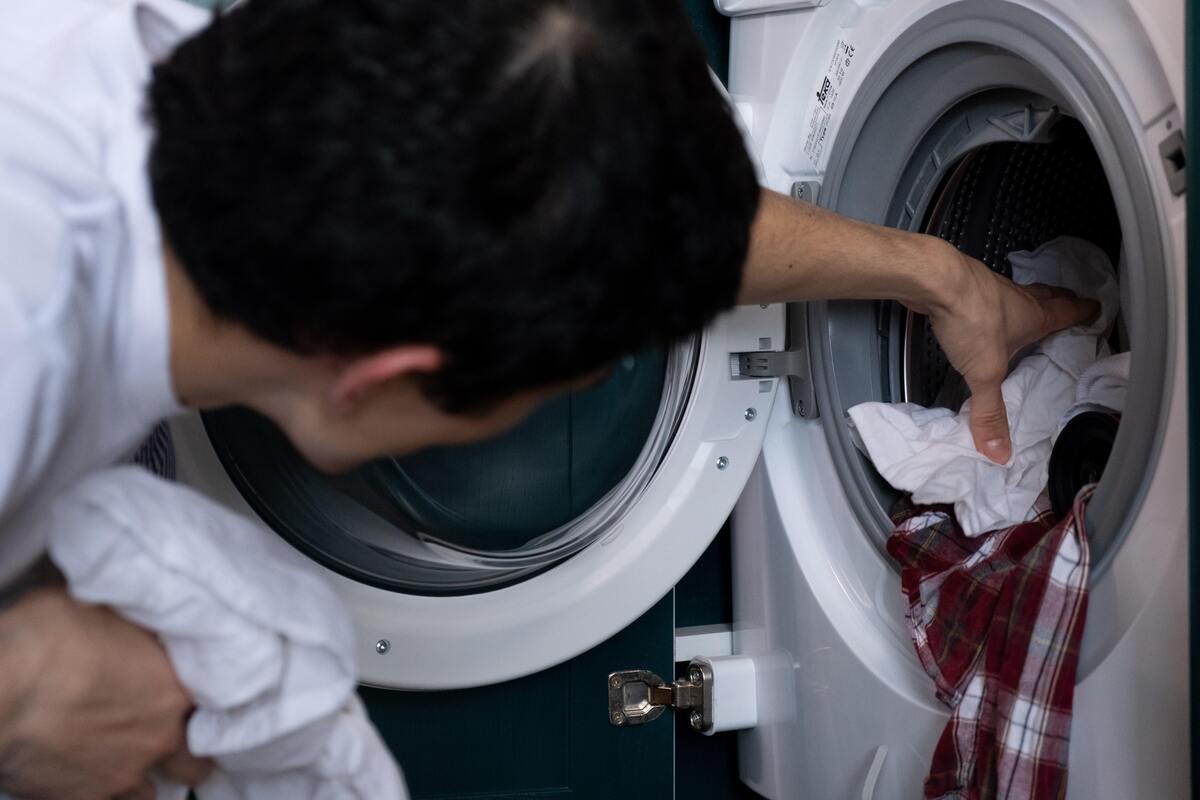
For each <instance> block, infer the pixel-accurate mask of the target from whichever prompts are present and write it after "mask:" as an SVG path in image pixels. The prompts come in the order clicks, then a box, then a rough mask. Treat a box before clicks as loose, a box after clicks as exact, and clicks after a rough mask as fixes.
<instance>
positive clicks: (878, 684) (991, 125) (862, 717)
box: [718, 0, 1191, 799]
mask: <svg viewBox="0 0 1200 800" xmlns="http://www.w3.org/2000/svg"><path fill="white" fill-rule="evenodd" d="M718 6H719V7H721V8H722V9H723V10H724V11H725V12H726V13H729V14H731V15H734V20H733V25H732V42H731V60H730V91H731V93H732V96H733V98H734V101H735V103H736V105H737V107H738V109H739V111H740V112H741V116H742V119H743V121H744V122H745V125H746V129H747V131H748V133H749V135H750V138H751V139H752V143H753V144H752V147H753V149H754V152H755V154H756V155H757V157H758V161H759V166H760V168H761V170H762V175H763V180H764V182H765V184H766V185H768V186H770V187H771V188H773V189H776V190H778V191H781V192H789V193H791V194H793V195H795V196H797V197H801V198H805V199H807V200H809V201H811V202H816V203H819V204H820V205H822V206H826V207H828V208H832V209H835V210H837V211H840V212H843V213H846V214H849V215H851V216H854V217H858V218H861V219H865V220H869V221H871V222H876V223H882V224H886V225H891V226H894V227H898V228H904V229H908V230H918V231H925V232H928V233H932V234H935V235H939V236H942V237H943V238H946V239H949V240H951V241H953V242H954V243H955V244H957V245H958V246H959V247H960V248H961V249H963V250H965V251H967V252H969V253H971V254H972V255H973V256H975V257H977V258H979V259H981V260H982V261H983V262H984V263H985V264H987V265H989V266H990V267H992V268H993V269H996V270H1001V271H1004V270H1006V269H1007V268H1008V265H1007V263H1006V258H1005V256H1006V254H1007V253H1008V252H1011V251H1013V250H1019V249H1025V248H1027V247H1030V246H1035V245H1037V244H1040V243H1041V242H1043V241H1046V240H1048V239H1049V238H1052V237H1054V236H1058V235H1063V234H1070V235H1076V236H1082V237H1085V238H1088V239H1090V240H1091V241H1093V242H1095V243H1097V244H1098V245H1100V246H1101V247H1102V248H1103V249H1104V250H1105V251H1106V252H1107V253H1108V254H1109V256H1110V258H1111V259H1112V261H1113V263H1114V264H1116V265H1117V267H1118V272H1119V280H1120V283H1121V289H1122V298H1121V299H1122V309H1123V312H1122V324H1121V325H1120V326H1119V329H1118V331H1117V333H1116V334H1115V335H1114V342H1113V343H1114V345H1115V346H1116V347H1117V348H1118V349H1120V350H1124V349H1128V350H1130V351H1131V352H1132V372H1131V376H1130V384H1129V385H1130V390H1129V398H1128V400H1129V406H1128V408H1127V409H1126V413H1125V416H1124V418H1123V421H1122V424H1121V429H1120V432H1119V435H1118V438H1117V441H1116V444H1115V447H1114V450H1113V454H1112V457H1111V459H1110V461H1109V462H1108V466H1107V468H1106V470H1105V471H1104V474H1103V477H1102V479H1101V481H1100V484H1099V488H1098V490H1097V493H1096V496H1095V500H1094V502H1093V503H1092V504H1091V506H1090V508H1089V510H1088V527H1089V538H1090V543H1091V554H1092V555H1091V558H1092V561H1091V580H1090V587H1089V608H1088V615H1087V623H1086V628H1085V633H1084V638H1083V644H1082V652H1081V656H1080V665H1079V672H1078V686H1077V689H1076V694H1075V706H1074V708H1075V713H1074V723H1073V727H1072V738H1071V748H1070V783H1069V796H1070V797H1072V798H1089V799H1090V798H1133V797H1156V798H1159V797H1161V798H1182V797H1186V796H1189V795H1190V791H1191V789H1190V777H1189V767H1188V764H1189V752H1190V751H1189V745H1188V742H1189V729H1188V650H1187V641H1188V625H1187V616H1188V594H1187V571H1186V564H1187V512H1188V500H1187V498H1188V489H1187V484H1186V475H1187V462H1186V446H1187V438H1188V431H1187V416H1186V415H1187V408H1186V399H1187V396H1186V383H1187V371H1186V360H1185V348H1184V342H1185V311H1186V308H1185V277H1186V257H1185V256H1186V251H1185V208H1184V206H1185V203H1184V199H1185V197H1184V195H1185V191H1186V185H1185V174H1184V172H1185V171H1184V159H1183V146H1184V131H1183V130H1182V128H1181V125H1182V122H1183V120H1184V107H1183V102H1184V94H1183V90H1184V71H1183V65H1184V61H1183V26H1184V4H1183V2H1181V0H1087V1H1086V2H1076V0H1054V2H1039V1H1038V0H1031V1H1026V0H1018V1H1016V2H1010V1H1009V0H986V2H977V1H975V0H966V1H965V2H945V0H828V2H819V1H818V2H811V3H795V2H777V1H775V2H772V0H718ZM788 329H789V333H788V341H789V349H790V350H791V351H793V352H792V353H791V354H790V356H789V357H788V358H787V359H777V361H779V362H780V363H783V362H784V361H786V364H787V367H786V369H784V370H783V372H786V373H789V374H790V376H789V377H788V378H787V380H786V381H785V382H784V384H783V386H782V388H781V393H780V397H779V399H778V400H777V402H776V404H775V406H774V409H773V411H772V413H771V416H770V419H769V420H768V421H767V434H766V439H765V442H764V447H763V454H762V458H761V460H760V461H759V463H758V465H757V466H756V468H755V470H754V473H753V475H752V476H751V479H750V481H749V483H748V485H747V488H746V491H745V493H744V495H743V496H742V498H741V501H740V502H739V504H738V506H737V510H736V512H735V515H734V571H735V574H734V591H735V609H734V611H735V625H734V631H733V636H734V650H735V651H736V652H737V653H739V654H742V655H744V656H748V657H751V658H752V659H753V660H754V661H755V663H756V664H757V665H758V667H759V678H760V679H759V682H758V704H759V706H760V715H759V716H760V720H759V724H758V726H757V727H755V728H753V729H752V730H749V731H746V732H744V733H742V734H740V743H739V744H740V750H739V758H740V769H741V776H742V778H743V780H744V781H745V782H746V783H747V784H749V785H750V786H751V787H752V788H754V789H755V790H757V791H758V792H759V793H761V794H762V795H764V796H765V797H768V798H835V797H836V798H849V797H854V798H859V797H862V798H911V797H918V796H921V785H922V780H923V777H924V775H925V774H926V770H927V769H928V764H929V759H930V755H931V753H932V751H933V747H934V744H935V742H936V741H937V738H938V736H939V735H940V732H941V730H942V728H943V726H944V724H945V722H946V718H947V709H946V708H944V707H943V706H942V705H941V704H940V703H939V702H938V701H937V700H936V698H935V697H934V695H933V691H932V687H931V682H930V680H929V678H928V677H927V676H926V675H925V673H924V671H923V670H922V668H921V666H920V664H919V663H918V661H917V659H916V657H915V655H914V651H913V646H912V644H911V642H910V640H909V636H908V633H907V630H906V625H905V620H904V612H905V603H904V601H903V600H902V597H901V592H900V584H899V578H898V574H897V570H896V568H895V566H894V565H893V563H892V562H891V561H890V560H889V558H888V556H887V555H886V553H885V552H884V542H885V540H886V537H887V535H888V532H889V525H888V511H889V510H890V509H891V507H892V505H893V503H894V502H895V501H896V499H897V498H896V495H895V493H894V492H893V491H892V490H891V489H890V488H889V487H888V486H887V485H886V484H885V483H884V482H882V481H881V480H880V479H879V477H878V475H876V474H875V472H874V471H873V470H872V469H871V467H870V465H869V463H868V462H867V461H866V460H865V459H864V458H863V457H862V456H861V455H860V454H859V452H858V451H857V450H856V449H855V447H854V444H853V442H852V441H851V439H850V436H849V435H848V429H847V426H846V424H845V419H844V412H845V410H846V409H847V408H849V407H850V406H852V405H854V404H856V403H859V402H864V401H870V400H882V401H889V402H895V401H911V402H917V403H922V404H926V405H937V404H944V405H950V404H952V403H956V402H960V401H961V399H962V387H961V381H960V380H959V381H958V382H956V379H955V376H954V375H953V372H952V371H950V370H948V368H947V365H946V363H945V360H944V357H943V356H942V355H941V353H940V350H939V349H938V347H937V345H936V341H935V340H934V339H933V338H932V337H931V336H930V335H929V332H928V330H927V329H926V326H925V323H924V321H923V320H922V319H921V318H919V317H915V316H914V315H911V314H909V313H907V312H906V311H905V309H903V308H901V307H898V306H896V305H894V304H891V303H879V302H837V303H810V304H808V305H807V306H806V307H799V306H797V307H792V308H789V309H788Z"/></svg>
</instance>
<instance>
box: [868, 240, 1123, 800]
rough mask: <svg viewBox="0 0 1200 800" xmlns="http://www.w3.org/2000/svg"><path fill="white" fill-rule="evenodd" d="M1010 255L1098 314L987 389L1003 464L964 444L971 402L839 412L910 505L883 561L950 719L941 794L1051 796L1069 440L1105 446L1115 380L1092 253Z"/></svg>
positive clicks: (1063, 663) (1118, 403)
mask: <svg viewBox="0 0 1200 800" xmlns="http://www.w3.org/2000/svg"><path fill="white" fill-rule="evenodd" d="M1009 260H1010V262H1011V263H1012V265H1013V277H1014V279H1015V280H1016V281H1017V282H1018V283H1022V284H1030V283H1044V284H1049V285H1053V286H1062V287H1065V288H1068V289H1071V290H1072V291H1074V292H1075V293H1076V294H1078V295H1079V296H1081V297H1090V298H1094V299H1096V300H1098V301H1099V302H1100V305H1101V308H1102V310H1101V313H1100V316H1099V318H1098V319H1097V320H1096V321H1095V322H1093V323H1091V324H1089V325H1086V326H1078V327H1076V328H1072V329H1070V330H1066V331H1062V332H1060V333H1057V334H1055V335H1053V336H1050V337H1048V338H1046V339H1045V340H1043V341H1042V342H1040V343H1039V344H1038V345H1036V346H1034V347H1033V348H1031V350H1030V351H1029V352H1028V353H1027V354H1025V356H1024V357H1023V358H1022V359H1021V360H1020V361H1019V363H1018V364H1017V365H1016V367H1015V368H1014V369H1013V370H1012V372H1011V373H1010V375H1009V376H1008V378H1007V379H1006V380H1005V381H1004V384H1003V387H1002V393H1003V396H1004V402H1005V406H1006V409H1007V411H1008V418H1009V424H1010V429H1011V432H1012V440H1013V453H1012V457H1011V458H1010V460H1009V462H1008V463H1007V464H995V463H993V462H991V461H990V460H989V459H987V458H986V457H984V456H983V455H981V454H979V453H978V452H977V451H976V450H975V447H974V444H973V440H972V437H971V432H970V425H969V415H970V401H968V402H967V404H965V405H964V406H963V407H962V409H960V410H959V411H957V412H956V411H952V410H949V409H942V408H934V409H927V408H923V407H921V406H916V405H912V404H896V405H887V404H882V403H867V404H863V405H860V406H856V407H855V408H852V409H850V411H849V421H850V424H851V426H852V428H853V430H854V434H855V436H856V437H857V441H858V443H859V446H860V448H861V449H863V451H864V452H865V453H866V454H867V455H868V456H869V458H870V459H871V460H872V462H873V463H874V464H875V466H876V468H877V469H878V471H879V472H880V474H881V475H882V476H883V477H884V478H886V479H887V480H888V482H889V483H891V484H892V485H893V486H894V487H895V488H897V489H899V490H901V491H904V492H908V493H909V494H910V497H909V498H908V500H907V501H906V503H905V505H904V506H903V507H902V508H900V509H899V510H898V511H897V513H896V516H895V520H894V521H895V529H894V531H893V533H892V536H891V538H890V539H889V541H888V552H889V553H890V554H891V555H892V556H893V557H894V558H895V559H896V560H897V562H898V563H899V564H900V567H901V586H902V588H903V591H904V595H905V598H906V601H907V604H908V612H907V618H908V623H909V626H910V633H911V635H912V638H913V643H914V645H915V646H916V650H917V654H918V656H919V658H920V660H921V663H922V665H923V666H924V667H925V671H926V672H927V673H928V674H929V676H930V677H931V678H932V679H933V682H934V686H935V689H936V691H937V695H938V697H939V698H940V699H941V700H942V701H943V702H944V703H946V704H947V705H948V706H949V707H950V708H951V709H952V712H951V715H950V719H949V721H948V722H947V725H946V727H945V729H944V731H943V733H942V736H941V738H940V740H939V741H938V743H937V745H936V748H935V750H934V754H933V758H932V763H931V767H930V772H929V776H928V778H927V779H926V784H925V796H926V797H927V798H939V799H940V800H951V799H962V800H966V799H967V798H970V800H981V799H982V798H1004V800H1025V799H1029V800H1042V799H1043V798H1046V799H1049V798H1061V797H1063V796H1065V792H1066V781H1067V756H1068V744H1069V739H1070V724H1071V711H1072V703H1073V696H1074V689H1075V674H1076V667H1077V664H1078V659H1079V644H1080V641H1081V639H1082V636H1083V628H1084V622H1085V619H1086V614H1087V576H1088V565H1089V553H1088V541H1087V532H1086V528H1085V516H1084V515H1085V511H1086V507H1087V501H1088V499H1089V498H1090V496H1091V486H1088V485H1085V484H1086V483H1087V482H1088V481H1089V480H1095V479H1097V478H1098V475H1099V472H1100V471H1101V470H1102V469H1103V462H1102V460H1100V461H1097V460H1096V458H1095V457H1094V455H1092V454H1093V453H1094V452H1095V451H1096V449H1095V448H1090V447H1080V446H1079V443H1081V442H1091V441H1094V440H1096V439H1103V438H1104V437H1105V436H1107V437H1108V440H1107V442H1108V445H1109V447H1111V440H1112V438H1114V437H1115V430H1116V425H1117V421H1118V420H1119V417H1120V413H1121V411H1122V410H1123V409H1124V404H1125V389H1126V384H1127V382H1128V375H1129V355H1128V353H1123V354H1118V355H1116V356H1112V355H1110V350H1109V345H1108V335H1109V333H1110V331H1111V329H1112V326H1113V324H1114V322H1115V320H1116V318H1117V312H1118V303H1119V293H1118V289H1117V282H1116V275H1115V273H1114V270H1113V268H1112V265H1111V264H1110V262H1109V261H1108V258H1107V256H1105V255H1104V253H1103V252H1102V251H1100V250H1099V249H1098V248H1096V247H1095V246H1094V245H1091V244H1090V243H1088V242H1085V241H1082V240H1080V239H1073V238H1067V237H1063V238H1060V239H1056V240H1054V241H1052V242H1049V243H1047V244H1046V245H1044V246H1042V247H1041V248H1038V249H1037V250H1035V251H1033V252H1020V253H1012V254H1010V255H1009ZM1056 444H1057V445H1060V446H1056ZM1100 452H1102V453H1103V458H1106V457H1107V450H1106V449H1104V448H1100ZM1089 459H1090V460H1089ZM1048 484H1049V487H1048ZM1048 488H1049V491H1048ZM1052 496H1053V497H1054V498H1055V506H1056V509H1052V507H1051V500H1050V498H1051V497H1052ZM1064 498H1065V499H1064Z"/></svg>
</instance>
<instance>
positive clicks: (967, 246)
mask: <svg viewBox="0 0 1200 800" xmlns="http://www.w3.org/2000/svg"><path fill="white" fill-rule="evenodd" d="M1052 135H1053V138H1052V139H1051V140H1050V141H1049V142H1047V143H1044V144H1026V143H1016V142H1005V143H995V144H990V145H985V146H983V147H981V148H979V149H978V150H975V151H973V152H971V153H969V154H968V155H967V156H965V157H964V158H963V159H962V161H960V162H959V164H958V165H957V166H956V167H955V168H954V169H952V170H950V171H949V174H948V176H947V177H946V178H945V180H944V181H943V184H942V186H941V187H940V189H939V191H938V192H937V194H936V195H935V202H934V203H933V204H931V206H930V211H929V216H928V220H927V222H926V224H925V226H924V227H925V230H926V231H927V232H928V233H931V234H933V235H935V236H939V237H941V238H943V239H945V240H947V241H949V242H950V243H951V244H954V245H955V246H956V247H958V249H959V250H961V251H962V252H964V253H966V254H968V255H970V256H972V257H974V258H977V259H979V260H980V261H982V262H983V263H984V264H986V265H987V266H988V267H990V268H991V269H993V270H995V271H996V272H1000V273H1002V274H1003V275H1004V276H1005V277H1010V278H1011V277H1012V265H1011V264H1009V262H1008V254H1009V253H1013V252H1017V251H1020V250H1032V249H1035V248H1037V247H1038V246H1040V245H1042V244H1045V243H1046V242H1048V241H1050V240H1052V239H1055V238H1057V237H1059V236H1077V237H1079V238H1082V239H1086V240H1088V241H1090V242H1092V243H1093V244H1096V245H1097V246H1099V247H1100V249H1101V250H1103V251H1104V252H1105V253H1106V254H1107V255H1108V257H1109V260H1111V261H1112V263H1113V264H1116V263H1117V261H1118V259H1119V256H1120V251H1121V226H1120V221H1119V220H1118V218H1117V210H1116V207H1115V206H1114V205H1113V199H1112V194H1111V193H1110V192H1109V188H1108V183H1107V181H1106V180H1105V177H1104V169H1103V167H1102V166H1101V164H1100V159H1099V158H1098V157H1097V155H1096V151H1095V150H1094V149H1093V148H1092V145H1091V142H1090V141H1089V140H1088V137H1087V134H1086V133H1085V132H1084V130H1083V127H1082V126H1081V125H1079V123H1078V122H1076V121H1074V120H1070V119H1065V120H1063V121H1061V122H1060V123H1058V125H1057V126H1056V127H1055V128H1054V130H1053V133H1052ZM905 317H906V319H905V336H904V345H905V346H904V364H903V368H902V369H903V378H904V379H903V400H904V401H906V402H910V403H917V404H920V405H924V406H942V407H945V408H952V409H955V410H957V409H958V408H959V407H960V406H962V404H963V402H964V401H965V400H966V399H967V391H966V385H965V383H964V382H963V380H962V378H961V376H959V375H958V374H957V373H956V372H954V370H953V369H951V367H950V365H949V363H948V362H947V361H946V357H945V354H944V353H942V350H941V348H940V347H939V346H938V343H937V340H936V338H935V337H934V335H933V331H932V329H931V328H930V326H929V324H928V320H927V319H926V318H925V317H923V316H920V315H916V314H911V313H905Z"/></svg>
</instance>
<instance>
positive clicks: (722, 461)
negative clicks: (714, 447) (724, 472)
mask: <svg viewBox="0 0 1200 800" xmlns="http://www.w3.org/2000/svg"><path fill="white" fill-rule="evenodd" d="M728 466H729V459H728V458H726V457H725V456H721V457H720V458H718V459H717V469H725V468H726V467H728Z"/></svg>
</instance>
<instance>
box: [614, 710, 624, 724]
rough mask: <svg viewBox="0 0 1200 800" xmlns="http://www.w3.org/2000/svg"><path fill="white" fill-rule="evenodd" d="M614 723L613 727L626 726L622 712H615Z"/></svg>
mask: <svg viewBox="0 0 1200 800" xmlns="http://www.w3.org/2000/svg"><path fill="white" fill-rule="evenodd" d="M612 723H613V725H624V724H625V715H624V714H622V713H621V712H620V711H614V712H613V713H612Z"/></svg>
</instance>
